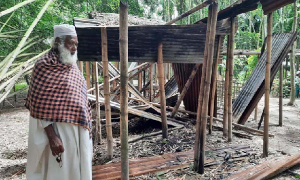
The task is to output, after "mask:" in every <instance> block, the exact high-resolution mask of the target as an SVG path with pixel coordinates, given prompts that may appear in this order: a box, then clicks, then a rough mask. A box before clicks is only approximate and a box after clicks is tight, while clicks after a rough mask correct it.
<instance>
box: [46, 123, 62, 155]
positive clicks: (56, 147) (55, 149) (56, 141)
mask: <svg viewBox="0 0 300 180" xmlns="http://www.w3.org/2000/svg"><path fill="white" fill-rule="evenodd" d="M45 131H46V134H47V136H48V139H49V144H50V149H51V151H52V155H53V156H56V155H59V154H60V153H63V152H64V151H65V149H64V146H63V143H62V141H61V139H60V138H59V137H58V136H57V135H56V133H55V131H54V129H53V126H52V125H49V126H47V127H46V128H45Z"/></svg>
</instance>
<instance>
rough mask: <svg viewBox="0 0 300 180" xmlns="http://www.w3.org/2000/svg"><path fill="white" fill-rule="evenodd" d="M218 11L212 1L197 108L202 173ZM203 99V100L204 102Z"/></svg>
mask: <svg viewBox="0 0 300 180" xmlns="http://www.w3.org/2000/svg"><path fill="white" fill-rule="evenodd" d="M217 13H218V4H217V3H212V4H211V5H210V6H209V19H210V23H207V31H206V33H207V36H206V37H208V38H206V44H205V55H206V56H204V60H203V72H202V77H201V86H200V97H199V99H200V103H199V104H198V110H197V130H198V132H200V133H199V134H198V133H197V131H196V137H197V139H198V142H197V141H195V147H198V148H197V149H198V150H200V152H199V153H198V152H197V153H196V152H195V155H196V156H195V157H194V159H195V169H196V171H197V172H199V173H201V174H203V173H204V159H205V150H204V147H205V141H206V122H207V114H208V101H209V93H210V83H211V73H212V61H213V54H214V42H215V35H216V24H217ZM201 90H202V93H201ZM201 96H202V97H201ZM201 100H202V101H203V102H202V103H201ZM200 118H201V120H200ZM200 125H201V128H200ZM199 130H200V131H199ZM199 140H200V141H199ZM196 143H198V144H196ZM195 151H196V149H195ZM198 154H199V156H198ZM196 163H197V164H196Z"/></svg>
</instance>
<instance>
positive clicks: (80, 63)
mask: <svg viewBox="0 0 300 180" xmlns="http://www.w3.org/2000/svg"><path fill="white" fill-rule="evenodd" d="M79 70H80V71H81V72H82V73H83V62H82V61H79Z"/></svg>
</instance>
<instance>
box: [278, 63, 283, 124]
mask: <svg viewBox="0 0 300 180" xmlns="http://www.w3.org/2000/svg"><path fill="white" fill-rule="evenodd" d="M282 81H283V68H282V64H281V65H280V69H279V126H280V127H282V105H283V99H282V98H283V83H282Z"/></svg>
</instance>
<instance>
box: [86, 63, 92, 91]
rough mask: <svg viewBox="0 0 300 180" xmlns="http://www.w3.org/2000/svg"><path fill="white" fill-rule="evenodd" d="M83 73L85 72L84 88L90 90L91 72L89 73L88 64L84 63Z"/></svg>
mask: <svg viewBox="0 0 300 180" xmlns="http://www.w3.org/2000/svg"><path fill="white" fill-rule="evenodd" d="M85 72H86V87H87V89H90V88H91V71H90V62H89V61H86V62H85Z"/></svg>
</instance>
